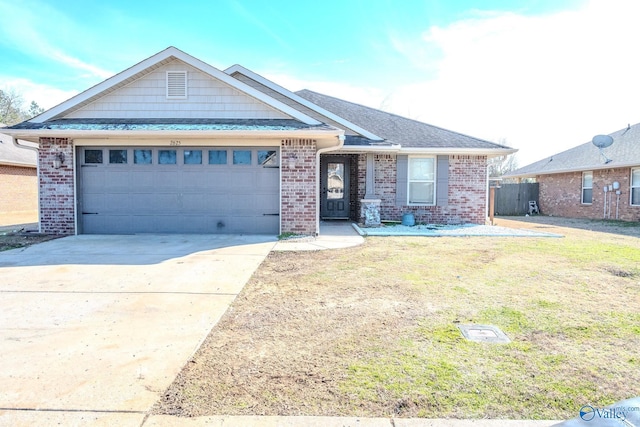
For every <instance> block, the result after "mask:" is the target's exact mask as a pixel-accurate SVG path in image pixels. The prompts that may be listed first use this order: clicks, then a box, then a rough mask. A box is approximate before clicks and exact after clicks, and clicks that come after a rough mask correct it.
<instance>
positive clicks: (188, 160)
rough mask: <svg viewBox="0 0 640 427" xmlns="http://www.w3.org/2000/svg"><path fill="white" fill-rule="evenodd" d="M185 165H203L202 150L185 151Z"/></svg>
mask: <svg viewBox="0 0 640 427" xmlns="http://www.w3.org/2000/svg"><path fill="white" fill-rule="evenodd" d="M184 164H185V165H201V164H202V150H184Z"/></svg>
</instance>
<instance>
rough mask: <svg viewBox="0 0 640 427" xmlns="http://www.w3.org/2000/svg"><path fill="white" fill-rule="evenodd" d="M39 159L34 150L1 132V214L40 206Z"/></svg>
mask: <svg viewBox="0 0 640 427" xmlns="http://www.w3.org/2000/svg"><path fill="white" fill-rule="evenodd" d="M1 127H3V125H0V128H1ZM37 161H38V160H37V155H36V152H35V151H34V150H30V149H25V148H20V147H16V146H15V145H14V144H13V139H12V138H11V137H10V136H8V135H3V134H0V216H2V215H12V216H14V217H15V215H18V214H22V213H25V214H33V212H36V211H37V210H38V173H37Z"/></svg>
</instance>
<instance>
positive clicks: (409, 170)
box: [407, 156, 438, 206]
mask: <svg viewBox="0 0 640 427" xmlns="http://www.w3.org/2000/svg"><path fill="white" fill-rule="evenodd" d="M412 159H431V160H433V199H432V201H431V203H412V202H411V183H412V182H432V181H427V180H412V179H411V160H412ZM437 168H438V158H437V157H436V156H408V160H407V206H435V205H436V200H438V199H437V195H436V191H437V189H438V185H437V179H438V170H437Z"/></svg>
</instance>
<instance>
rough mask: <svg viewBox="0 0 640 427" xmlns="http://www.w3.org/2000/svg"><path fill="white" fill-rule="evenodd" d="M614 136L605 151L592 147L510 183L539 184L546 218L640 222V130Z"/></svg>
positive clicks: (540, 164)
mask: <svg viewBox="0 0 640 427" xmlns="http://www.w3.org/2000/svg"><path fill="white" fill-rule="evenodd" d="M609 136H610V137H611V140H612V143H611V145H610V146H608V147H606V148H602V149H599V148H598V147H596V146H595V145H594V144H593V143H592V142H587V143H584V144H582V145H579V146H577V147H574V148H571V149H569V150H566V151H563V152H561V153H558V154H554V155H553V156H550V157H547V158H545V159H542V160H540V161H537V162H535V163H532V164H530V165H527V166H524V167H522V168H520V169H517V170H515V171H513V172H510V173H508V174H506V175H505V178H535V180H536V181H537V182H538V183H539V190H540V196H539V202H540V205H539V207H540V210H541V211H542V213H544V214H546V215H554V216H562V217H570V218H591V219H620V220H624V221H640V125H633V126H627V127H626V128H624V129H622V130H619V131H617V132H614V133H612V134H610V135H609ZM605 189H606V191H605Z"/></svg>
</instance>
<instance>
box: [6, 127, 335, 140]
mask: <svg viewBox="0 0 640 427" xmlns="http://www.w3.org/2000/svg"><path fill="white" fill-rule="evenodd" d="M3 131H4V130H3ZM6 134H7V135H11V136H13V137H14V138H18V139H21V140H25V141H30V142H36V143H38V142H39V139H40V138H70V139H114V138H116V139H132V140H135V139H149V140H159V139H184V140H188V139H190V138H193V139H199V138H233V139H243V138H305V139H308V138H315V139H327V138H335V139H336V140H342V139H344V131H342V130H340V129H328V130H262V131H259V130H257V131H247V132H238V131H233V130H210V131H206V130H205V131H203V130H192V131H189V130H186V131H185V130H182V131H180V130H164V131H163V130H155V131H145V130H91V131H88V130H69V129H59V130H58V129H35V130H34V129H31V130H30V129H7V130H6Z"/></svg>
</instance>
